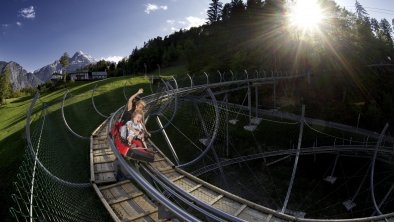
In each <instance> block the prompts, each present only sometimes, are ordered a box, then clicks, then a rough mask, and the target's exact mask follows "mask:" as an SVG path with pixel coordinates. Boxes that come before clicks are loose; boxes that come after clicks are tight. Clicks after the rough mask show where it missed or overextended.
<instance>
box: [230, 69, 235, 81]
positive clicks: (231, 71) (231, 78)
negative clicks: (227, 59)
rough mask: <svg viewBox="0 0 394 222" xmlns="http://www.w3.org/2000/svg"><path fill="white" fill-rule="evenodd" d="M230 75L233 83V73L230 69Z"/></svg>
mask: <svg viewBox="0 0 394 222" xmlns="http://www.w3.org/2000/svg"><path fill="white" fill-rule="evenodd" d="M230 73H231V81H234V73H233V71H232V70H231V69H230Z"/></svg>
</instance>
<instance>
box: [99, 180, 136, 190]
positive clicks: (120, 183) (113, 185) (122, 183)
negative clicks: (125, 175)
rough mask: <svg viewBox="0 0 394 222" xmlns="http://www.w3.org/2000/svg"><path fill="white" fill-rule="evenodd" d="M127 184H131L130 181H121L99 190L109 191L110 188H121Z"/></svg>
mask: <svg viewBox="0 0 394 222" xmlns="http://www.w3.org/2000/svg"><path fill="white" fill-rule="evenodd" d="M128 183H131V181H130V180H123V181H120V182H118V183H115V184H111V185H108V186H102V187H100V190H106V189H110V188H112V187H117V186H122V185H124V184H128Z"/></svg>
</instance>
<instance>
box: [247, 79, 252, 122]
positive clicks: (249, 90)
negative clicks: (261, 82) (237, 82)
mask: <svg viewBox="0 0 394 222" xmlns="http://www.w3.org/2000/svg"><path fill="white" fill-rule="evenodd" d="M248 108H249V124H252V89H251V88H250V85H249V83H248Z"/></svg>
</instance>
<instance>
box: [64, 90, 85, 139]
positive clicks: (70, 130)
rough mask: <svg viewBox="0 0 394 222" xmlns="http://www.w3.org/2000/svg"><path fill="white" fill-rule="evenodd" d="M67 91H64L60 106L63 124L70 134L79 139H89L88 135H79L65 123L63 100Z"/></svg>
mask: <svg viewBox="0 0 394 222" xmlns="http://www.w3.org/2000/svg"><path fill="white" fill-rule="evenodd" d="M68 93H69V91H68V90H67V91H66V93H64V96H63V101H62V107H61V111H62V118H63V122H64V125H65V126H66V128H67V130H68V131H69V132H70V133H71V134H73V135H74V136H76V137H78V138H80V139H83V140H89V139H90V138H89V137H87V136H81V135H79V134H78V133H76V132H75V131H74V130H73V129H71V127H70V125H68V123H67V120H66V116H65V114H64V102H65V100H66V98H67V94H68Z"/></svg>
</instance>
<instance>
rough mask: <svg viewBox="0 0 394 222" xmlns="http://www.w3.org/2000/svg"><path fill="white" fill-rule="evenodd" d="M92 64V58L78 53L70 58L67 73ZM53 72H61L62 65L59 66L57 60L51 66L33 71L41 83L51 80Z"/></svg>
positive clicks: (93, 61) (80, 52) (94, 61)
mask: <svg viewBox="0 0 394 222" xmlns="http://www.w3.org/2000/svg"><path fill="white" fill-rule="evenodd" d="M59 57H60V56H59ZM92 63H96V60H95V59H94V58H93V57H92V56H90V55H88V54H85V53H83V52H82V51H78V52H76V53H75V54H74V55H73V56H72V57H71V58H70V60H69V64H68V67H67V72H73V71H75V70H77V69H79V68H83V67H85V66H87V65H89V64H92ZM55 72H56V73H61V72H62V65H61V64H60V62H59V60H56V61H55V62H53V63H52V64H49V65H46V66H44V67H42V68H40V69H38V70H36V71H34V75H35V76H37V77H38V78H39V79H40V80H41V81H43V82H46V81H48V80H49V79H51V77H52V74H53V73H55Z"/></svg>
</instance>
